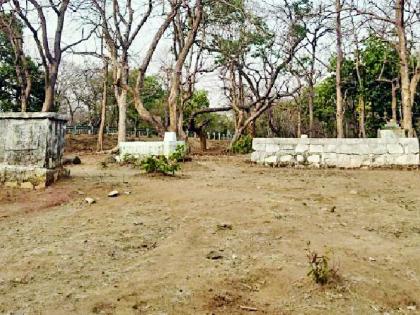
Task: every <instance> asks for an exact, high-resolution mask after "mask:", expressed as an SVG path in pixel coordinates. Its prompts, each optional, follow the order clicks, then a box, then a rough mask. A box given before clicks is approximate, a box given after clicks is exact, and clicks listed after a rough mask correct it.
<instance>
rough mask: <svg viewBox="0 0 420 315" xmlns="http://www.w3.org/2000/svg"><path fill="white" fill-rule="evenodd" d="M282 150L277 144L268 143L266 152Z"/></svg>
mask: <svg viewBox="0 0 420 315" xmlns="http://www.w3.org/2000/svg"><path fill="white" fill-rule="evenodd" d="M279 150H280V146H279V145H277V144H271V143H270V144H266V145H265V152H267V153H275V152H278V151H279Z"/></svg>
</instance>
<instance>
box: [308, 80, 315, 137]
mask: <svg viewBox="0 0 420 315" xmlns="http://www.w3.org/2000/svg"><path fill="white" fill-rule="evenodd" d="M308 88H309V95H308V111H309V137H310V138H312V137H313V128H314V100H315V87H314V84H313V80H312V79H311V80H310V81H309V87H308Z"/></svg>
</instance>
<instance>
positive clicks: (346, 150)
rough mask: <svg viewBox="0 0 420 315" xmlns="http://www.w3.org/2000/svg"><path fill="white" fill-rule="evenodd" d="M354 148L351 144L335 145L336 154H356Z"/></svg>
mask: <svg viewBox="0 0 420 315" xmlns="http://www.w3.org/2000/svg"><path fill="white" fill-rule="evenodd" d="M355 151H356V146H355V145H352V144H346V143H338V144H337V151H336V152H337V153H339V154H356V152H355Z"/></svg>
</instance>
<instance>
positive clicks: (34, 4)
mask: <svg viewBox="0 0 420 315" xmlns="http://www.w3.org/2000/svg"><path fill="white" fill-rule="evenodd" d="M10 5H11V10H12V11H14V12H16V14H17V15H18V16H19V18H20V19H21V20H22V21H23V22H24V24H25V25H26V27H27V28H28V29H29V30H30V32H31V34H32V37H33V39H34V41H35V44H36V47H37V49H38V53H39V56H40V58H41V62H42V65H43V67H44V71H45V99H44V103H43V106H42V111H44V112H48V111H51V110H52V109H53V106H54V99H55V92H56V91H55V89H56V84H57V77H58V71H59V67H60V63H61V60H62V55H63V53H64V52H65V51H66V50H69V49H70V48H72V47H74V46H76V45H77V44H80V43H81V42H83V41H85V40H87V39H88V38H89V37H90V35H91V34H92V33H93V31H91V32H90V34H89V35H87V36H86V37H84V36H83V34H82V38H81V39H79V40H77V41H76V42H74V43H71V44H68V45H64V46H62V36H63V30H64V26H65V16H66V13H67V11H68V9H69V7H70V0H63V1H59V2H57V3H55V2H54V1H48V2H47V3H46V2H45V1H42V0H28V1H25V2H24V3H22V1H19V0H11V1H10ZM72 5H73V6H74V7H73V8H72V9H73V10H75V11H77V10H78V9H79V7H80V3H76V2H75V1H74V3H72ZM48 14H52V15H55V17H56V23H55V25H54V26H52V23H51V18H48V19H47V15H48ZM32 17H36V22H33V21H32ZM38 24H39V28H38V26H37V25H38ZM47 24H48V25H47ZM51 29H53V34H54V35H53V41H52V43H51V36H50V34H49V30H51Z"/></svg>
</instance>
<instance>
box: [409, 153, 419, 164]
mask: <svg viewBox="0 0 420 315" xmlns="http://www.w3.org/2000/svg"><path fill="white" fill-rule="evenodd" d="M419 164H420V156H419V155H418V154H407V165H411V166H419Z"/></svg>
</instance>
